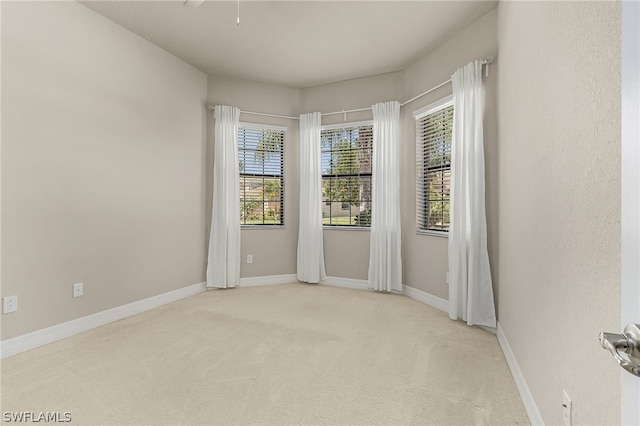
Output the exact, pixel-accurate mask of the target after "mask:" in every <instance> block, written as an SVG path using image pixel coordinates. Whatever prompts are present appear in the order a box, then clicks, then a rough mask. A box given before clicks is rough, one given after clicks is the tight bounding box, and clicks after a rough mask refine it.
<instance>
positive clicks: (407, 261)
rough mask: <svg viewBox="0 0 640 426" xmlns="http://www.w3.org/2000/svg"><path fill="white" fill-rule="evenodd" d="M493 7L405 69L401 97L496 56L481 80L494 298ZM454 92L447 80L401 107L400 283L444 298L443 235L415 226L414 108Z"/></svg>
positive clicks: (446, 295) (495, 72)
mask: <svg viewBox="0 0 640 426" xmlns="http://www.w3.org/2000/svg"><path fill="white" fill-rule="evenodd" d="M497 22H498V12H497V9H494V10H492V11H491V12H489V13H487V14H486V15H485V16H483V17H482V18H480V19H478V20H477V21H476V22H474V23H473V24H471V25H469V26H468V27H467V28H465V29H464V30H462V31H461V32H459V33H458V34H456V35H455V36H454V37H452V38H451V39H449V40H447V41H446V42H445V43H443V44H442V45H440V46H439V47H438V48H437V49H435V50H434V51H433V52H431V53H429V54H428V55H426V56H425V57H424V58H422V59H420V60H419V61H418V62H416V63H415V64H413V65H411V66H410V67H409V68H407V70H406V72H405V88H404V96H403V100H407V99H411V98H413V97H414V96H417V95H419V94H420V93H423V92H424V91H426V90H429V89H431V88H432V87H436V86H437V85H439V84H440V83H442V82H443V81H446V80H448V79H450V78H451V75H452V74H453V73H454V72H455V71H456V70H457V69H458V68H460V67H462V66H464V65H466V64H467V63H469V62H470V61H473V60H474V59H480V58H482V57H485V56H494V57H496V63H494V64H492V65H491V68H490V71H491V72H490V73H489V77H487V78H484V92H485V119H484V146H485V164H486V177H485V179H486V185H485V186H486V206H487V236H488V247H489V260H490V263H491V275H492V278H493V287H494V293H495V294H494V296H495V297H497V295H498V274H497V270H498V252H497V239H498V236H497V229H498V215H497V205H498V199H497V194H498V175H497V169H498V167H497V161H498V158H497V147H498V135H497V119H496V112H497V111H496V109H497V107H496V83H497V80H498V77H497V76H498V72H499V70H500V60H499V58H497V51H498V40H497ZM451 93H452V87H451V84H448V85H446V86H443V87H442V88H440V89H438V90H435V91H434V92H432V93H430V94H428V95H426V96H424V97H422V98H419V99H417V100H416V101H414V102H412V103H410V104H407V105H406V106H404V107H403V108H402V116H401V120H402V129H403V135H402V157H401V158H402V176H401V181H402V190H401V191H402V194H401V201H402V218H403V221H402V244H403V249H402V258H403V261H404V282H405V284H407V285H410V286H411V287H415V288H417V289H420V290H422V291H425V292H427V293H430V294H433V295H435V296H438V297H440V298H443V299H448V298H449V289H448V287H447V284H446V272H447V271H448V255H447V241H448V240H447V238H443V237H439V236H431V235H418V234H417V233H416V232H417V226H416V159H415V158H416V129H415V126H416V125H415V119H414V118H413V112H414V111H416V110H418V109H420V108H422V107H423V106H426V105H429V104H431V103H433V102H435V101H438V100H440V99H442V98H444V97H445V96H448V95H450V94H451Z"/></svg>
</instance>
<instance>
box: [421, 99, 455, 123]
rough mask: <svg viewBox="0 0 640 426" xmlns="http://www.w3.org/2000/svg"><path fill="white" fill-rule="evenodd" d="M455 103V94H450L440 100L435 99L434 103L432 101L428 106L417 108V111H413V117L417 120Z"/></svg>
mask: <svg viewBox="0 0 640 426" xmlns="http://www.w3.org/2000/svg"><path fill="white" fill-rule="evenodd" d="M451 105H453V95H449V96H447V97H445V98H442V99H440V100H438V101H435V102H433V103H430V104H429V105H427V106H424V107H422V108H420V109H417V110H415V111H413V118H414V119H416V120H419V119H421V118H422V117H424V116H427V115H429V114H431V113H434V112H436V111H438V110H441V109H444V108H447V107H449V106H451Z"/></svg>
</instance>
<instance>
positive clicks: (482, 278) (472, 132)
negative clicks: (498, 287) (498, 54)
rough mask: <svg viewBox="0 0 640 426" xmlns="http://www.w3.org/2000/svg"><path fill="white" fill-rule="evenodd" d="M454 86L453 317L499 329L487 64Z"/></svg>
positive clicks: (458, 77) (469, 68)
mask: <svg viewBox="0 0 640 426" xmlns="http://www.w3.org/2000/svg"><path fill="white" fill-rule="evenodd" d="M451 81H452V84H453V102H454V111H453V139H452V144H451V205H450V225H449V317H451V318H452V319H458V318H462V319H463V320H464V321H466V322H467V324H469V325H474V324H477V325H484V326H488V327H495V326H496V314H495V307H494V301H493V288H492V286H491V270H490V268H489V253H488V251H487V220H486V214H485V201H484V146H483V136H482V118H483V109H484V99H483V90H482V64H481V63H480V61H474V62H471V63H469V64H467V65H466V66H464V67H463V68H461V69H459V70H458V71H456V72H455V73H454V74H453V76H452V77H451Z"/></svg>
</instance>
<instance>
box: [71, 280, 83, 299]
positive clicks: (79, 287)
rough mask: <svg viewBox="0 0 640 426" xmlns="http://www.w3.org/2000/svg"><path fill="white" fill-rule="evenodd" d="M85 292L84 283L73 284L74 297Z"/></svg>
mask: <svg viewBox="0 0 640 426" xmlns="http://www.w3.org/2000/svg"><path fill="white" fill-rule="evenodd" d="M83 294H84V284H83V283H75V284H74V285H73V297H80V296H82V295H83Z"/></svg>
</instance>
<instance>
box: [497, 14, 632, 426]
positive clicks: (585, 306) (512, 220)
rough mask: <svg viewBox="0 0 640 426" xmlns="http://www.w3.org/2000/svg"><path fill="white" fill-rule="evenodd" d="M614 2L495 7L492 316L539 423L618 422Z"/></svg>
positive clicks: (617, 49)
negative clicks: (570, 415) (567, 406)
mask: <svg viewBox="0 0 640 426" xmlns="http://www.w3.org/2000/svg"><path fill="white" fill-rule="evenodd" d="M619 9H620V4H619V3H614V2H503V3H500V6H499V29H498V39H499V43H500V50H499V53H500V58H499V61H500V73H499V83H498V104H499V132H500V142H499V144H500V146H499V160H500V161H499V166H500V168H499V178H500V188H499V215H500V222H499V227H500V229H499V256H500V266H499V276H500V296H499V307H500V319H499V321H500V324H501V326H502V328H503V329H504V331H505V334H506V336H507V339H508V340H509V342H510V345H511V348H512V349H513V352H514V354H515V356H516V358H517V361H518V363H519V366H520V368H521V370H522V372H523V374H524V376H525V379H526V381H527V383H528V385H529V388H530V390H531V392H532V394H533V397H534V398H535V401H536V404H537V406H538V408H539V410H540V413H541V415H542V417H543V419H544V421H545V423H546V424H562V405H561V404H562V391H563V389H564V390H566V391H567V393H568V394H569V396H570V397H571V398H572V399H573V401H574V405H573V409H574V424H590V425H592V424H619V423H620V401H619V399H620V376H619V374H618V372H616V373H615V374H607V373H606V372H609V371H611V369H610V364H611V362H612V360H611V355H609V354H608V353H607V352H605V351H603V350H602V349H601V348H600V347H599V345H598V341H597V337H598V333H599V332H600V331H603V330H617V329H618V327H619V325H618V324H619V318H620V300H619V297H620V10H619Z"/></svg>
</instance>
